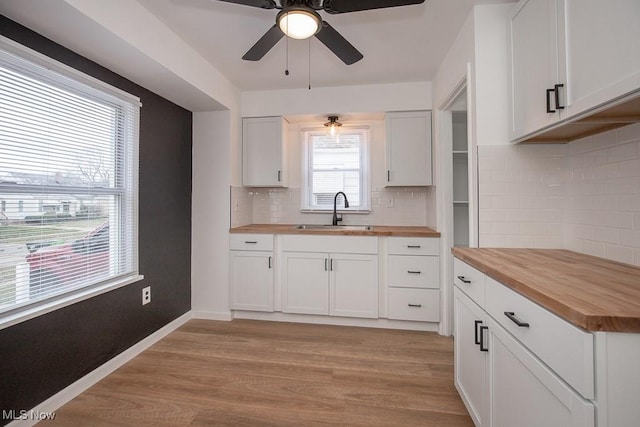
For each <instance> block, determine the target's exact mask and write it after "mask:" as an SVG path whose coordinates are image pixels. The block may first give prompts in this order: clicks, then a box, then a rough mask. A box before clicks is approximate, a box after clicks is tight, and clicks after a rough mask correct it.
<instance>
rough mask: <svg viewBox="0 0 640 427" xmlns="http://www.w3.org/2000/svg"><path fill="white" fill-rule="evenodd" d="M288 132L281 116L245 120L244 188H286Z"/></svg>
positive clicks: (243, 125)
mask: <svg viewBox="0 0 640 427" xmlns="http://www.w3.org/2000/svg"><path fill="white" fill-rule="evenodd" d="M287 129H288V123H287V121H286V120H285V119H284V118H282V117H250V118H243V119H242V185H244V186H245V187H286V186H287V169H286V165H287V157H286V153H287V147H286V141H287V132H288V130H287Z"/></svg>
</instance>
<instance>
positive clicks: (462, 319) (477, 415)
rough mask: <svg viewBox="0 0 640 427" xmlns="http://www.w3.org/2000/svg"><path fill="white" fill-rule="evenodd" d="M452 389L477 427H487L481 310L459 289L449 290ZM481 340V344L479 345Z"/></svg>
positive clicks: (485, 320) (484, 321)
mask: <svg viewBox="0 0 640 427" xmlns="http://www.w3.org/2000/svg"><path fill="white" fill-rule="evenodd" d="M453 296H454V298H453V304H454V305H453V310H454V316H455V323H454V328H455V331H454V336H455V352H454V358H455V359H454V366H455V385H456V388H457V389H458V392H459V393H460V396H461V397H462V400H463V402H464V404H465V406H466V407H467V410H468V411H469V415H471V419H472V420H473V422H474V424H475V425H476V426H478V427H481V426H488V425H489V421H488V416H487V413H488V412H487V411H488V403H489V402H488V393H487V390H486V389H487V387H486V385H487V354H488V352H487V351H485V350H486V342H485V336H486V335H485V334H484V330H485V329H484V328H483V329H480V328H481V327H483V326H485V327H486V322H487V315H486V314H485V312H484V310H482V308H480V307H479V306H478V305H477V304H476V303H474V302H473V301H472V300H471V299H470V298H469V297H468V296H466V295H465V294H464V293H463V292H462V291H461V290H460V289H458V288H457V287H454V289H453ZM481 339H482V341H481Z"/></svg>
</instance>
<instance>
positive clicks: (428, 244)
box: [389, 237, 440, 255]
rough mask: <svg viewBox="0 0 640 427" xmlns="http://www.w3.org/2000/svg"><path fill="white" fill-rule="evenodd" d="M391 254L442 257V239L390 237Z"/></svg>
mask: <svg viewBox="0 0 640 427" xmlns="http://www.w3.org/2000/svg"><path fill="white" fill-rule="evenodd" d="M389 254H392V255H440V239H438V238H435V237H389Z"/></svg>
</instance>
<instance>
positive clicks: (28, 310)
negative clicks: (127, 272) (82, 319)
mask: <svg viewBox="0 0 640 427" xmlns="http://www.w3.org/2000/svg"><path fill="white" fill-rule="evenodd" d="M142 279H144V276H143V275H141V274H137V275H133V276H127V277H124V278H120V279H117V280H114V281H110V282H108V283H105V284H102V285H99V286H96V287H91V288H88V289H83V290H80V291H78V292H75V293H72V294H69V295H61V296H59V297H56V298H54V299H53V300H52V301H42V302H41V303H37V304H34V305H33V306H26V307H23V308H18V309H16V311H15V312H13V311H9V312H7V313H4V314H0V329H4V328H8V327H10V326H14V325H17V324H18V323H22V322H24V321H26V320H29V319H33V318H36V317H38V316H42V315H44V314H47V313H51V312H52V311H55V310H58V309H61V308H63V307H67V306H70V305H72V304H75V303H77V302H80V301H84V300H87V299H89V298H93V297H95V296H98V295H101V294H104V293H106V292H109V291H112V290H114V289H118V288H122V287H123V286H127V285H130V284H131V283H135V282H138V281H140V280H142Z"/></svg>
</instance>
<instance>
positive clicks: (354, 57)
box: [316, 21, 364, 65]
mask: <svg viewBox="0 0 640 427" xmlns="http://www.w3.org/2000/svg"><path fill="white" fill-rule="evenodd" d="M316 37H317V38H318V40H320V41H321V42H322V43H323V44H324V45H325V46H326V47H328V48H329V50H330V51H331V52H333V53H335V54H336V56H337V57H338V58H340V59H341V60H342V62H344V63H345V64H347V65H351V64H353V63H355V62H358V61H360V60H361V59H362V58H364V57H363V56H362V54H361V53H360V52H358V49H356V48H355V47H353V45H352V44H351V43H349V42H348V41H347V39H345V38H344V37H342V35H341V34H340V33H339V32H337V31H336V30H335V29H334V28H333V27H332V26H331V25H329V24H328V23H327V22H325V21H323V22H322V28H321V29H320V31H319V32H318V34H316Z"/></svg>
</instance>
